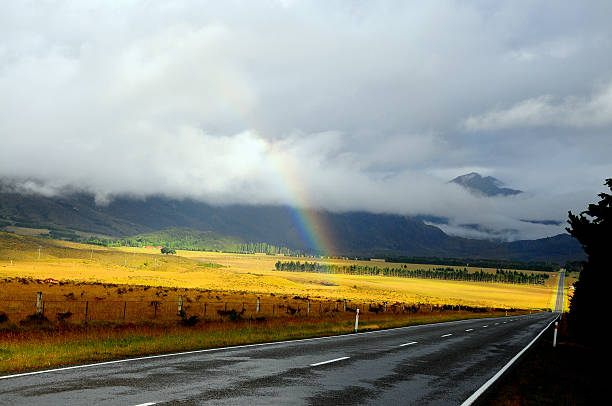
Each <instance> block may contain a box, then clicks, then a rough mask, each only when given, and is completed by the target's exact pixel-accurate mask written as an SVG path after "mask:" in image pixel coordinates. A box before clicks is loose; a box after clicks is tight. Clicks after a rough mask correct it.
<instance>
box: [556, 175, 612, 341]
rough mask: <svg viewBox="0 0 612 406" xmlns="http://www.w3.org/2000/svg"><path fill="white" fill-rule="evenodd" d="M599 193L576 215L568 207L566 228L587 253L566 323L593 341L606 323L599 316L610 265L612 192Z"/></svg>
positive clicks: (582, 337) (608, 182) (580, 336)
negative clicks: (595, 201)
mask: <svg viewBox="0 0 612 406" xmlns="http://www.w3.org/2000/svg"><path fill="white" fill-rule="evenodd" d="M605 185H606V186H608V188H609V189H610V191H612V179H606V182H605ZM598 196H599V197H600V199H601V200H600V201H599V202H597V203H593V204H589V206H588V209H587V210H585V211H583V212H582V213H580V214H579V215H574V214H572V212H571V211H570V212H569V214H568V215H569V220H568V223H569V225H570V227H568V228H566V230H567V231H568V232H569V233H570V234H571V235H572V236H574V237H575V238H576V239H577V240H578V241H580V244H582V247H583V249H584V252H585V253H586V255H587V262H586V264H585V265H584V267H583V269H582V272H580V280H579V281H578V282H577V283H576V284H575V285H576V290H575V291H574V296H573V297H572V300H571V303H570V314H569V321H570V324H569V326H570V328H571V330H572V331H573V332H574V334H576V336H577V338H578V339H579V340H582V341H585V342H588V341H591V342H592V343H594V342H593V341H592V339H594V338H596V336H595V334H596V333H597V332H598V331H601V329H602V325H603V324H604V323H605V320H602V317H603V316H604V314H603V312H604V311H605V309H606V307H604V306H605V305H606V303H605V302H606V301H607V300H608V296H610V284H609V282H610V267H611V266H612V195H610V194H607V193H600V194H599V195H598Z"/></svg>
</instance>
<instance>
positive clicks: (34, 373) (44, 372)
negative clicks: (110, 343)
mask: <svg viewBox="0 0 612 406" xmlns="http://www.w3.org/2000/svg"><path fill="white" fill-rule="evenodd" d="M473 321H474V319H464V320H455V321H443V322H439V323H430V324H420V325H416V326H405V327H395V328H389V329H383V330H373V331H363V332H360V333H352V334H340V335H331V336H323V337H312V338H298V339H295V340H286V341H272V342H265V343H256V344H242V345H233V346H226V347H217V348H205V349H201V350H192V351H183V352H173V353H167V354H156V355H144V356H141V357H134V358H124V359H118V360H113V361H102V362H95V363H92V364H81V365H73V366H69V367H61V368H53V369H45V370H41V371H32V372H22V373H19V374H12V375H4V376H0V380H3V379H13V378H20V377H24V376H32V375H40V374H48V373H53V372H62V371H69V370H73V369H82V368H92V367H100V366H105V365H113V364H122V363H127V362H134V361H144V360H151V359H160V358H168V357H178V356H185V355H193V354H204V353H211V352H222V351H230V350H239V349H245V348H257V347H264V346H265V347H267V346H276V345H283V344H295V343H302V342H314V341H320V340H332V339H338V338H346V337H356V336H363V335H370V334H385V333H388V332H393V331H399V330H414V329H422V328H427V327H432V326H440V325H445V324H450V325H454V324H463V323H469V322H473Z"/></svg>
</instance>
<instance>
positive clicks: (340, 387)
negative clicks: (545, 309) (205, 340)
mask: <svg viewBox="0 0 612 406" xmlns="http://www.w3.org/2000/svg"><path fill="white" fill-rule="evenodd" d="M557 314H558V313H538V314H534V315H528V316H513V317H503V318H495V319H492V318H490V319H480V320H463V321H457V322H448V323H438V324H431V325H425V326H413V327H404V328H397V329H391V330H383V331H376V332H368V333H359V334H350V335H345V336H337V337H328V338H319V339H306V340H296V341H290V342H282V343H267V344H258V345H257V344H256V345H249V346H241V347H233V348H225V349H213V350H202V351H193V352H189V353H182V354H173V355H163V356H157V357H142V358H140V359H134V360H123V361H119V362H108V363H101V364H97V365H92V366H85V367H77V368H67V369H63V370H55V371H47V372H43V373H36V374H22V375H15V376H11V377H2V378H0V404H2V405H4V404H7V405H11V406H17V405H32V404H37V405H40V404H49V405H52V404H53V405H60V404H61V405H87V404H89V405H106V404H108V405H143V404H158V405H160V404H174V405H191V404H215V405H218V404H228V405H242V404H248V405H271V404H283V405H285V404H287V405H292V404H296V405H301V404H309V405H334V404H336V405H337V404H388V405H413V404H414V405H424V404H428V405H453V404H461V403H462V402H463V401H464V400H466V399H467V398H468V397H469V396H470V395H471V394H472V393H474V391H476V390H477V389H478V388H479V387H480V386H482V385H483V384H484V383H485V382H486V381H487V380H488V379H489V378H490V377H491V376H493V375H494V374H495V373H496V372H497V371H499V370H500V368H501V367H503V366H504V365H505V364H506V363H507V362H508V361H509V360H510V359H511V358H512V357H513V356H514V355H515V354H517V353H518V352H519V351H520V350H522V349H523V348H524V347H525V346H526V345H527V344H528V343H529V342H530V341H531V340H533V338H534V337H535V336H536V335H538V334H539V333H540V332H541V331H542V330H543V329H544V328H545V327H546V326H547V325H548V324H549V323H551V322H552V321H553V320H554V318H555V317H556V316H557Z"/></svg>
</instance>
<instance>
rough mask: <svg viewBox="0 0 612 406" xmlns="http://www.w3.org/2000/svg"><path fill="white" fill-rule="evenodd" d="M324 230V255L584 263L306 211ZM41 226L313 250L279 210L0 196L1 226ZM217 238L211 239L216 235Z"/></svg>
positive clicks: (70, 234) (576, 254) (558, 248)
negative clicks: (198, 236)
mask: <svg viewBox="0 0 612 406" xmlns="http://www.w3.org/2000/svg"><path fill="white" fill-rule="evenodd" d="M311 214H312V215H315V216H317V217H318V218H319V220H320V222H321V223H322V224H325V225H326V229H327V233H326V234H327V240H329V241H331V242H332V243H333V244H332V245H333V246H328V247H325V248H326V249H327V250H328V252H327V254H332V255H345V256H378V257H380V256H421V257H445V258H450V257H452V258H483V259H504V260H520V261H543V262H556V263H561V264H562V263H565V262H566V261H568V260H581V259H583V258H584V253H583V251H582V248H581V247H580V245H579V244H578V242H577V241H576V240H574V239H573V238H572V237H570V236H569V235H567V234H560V235H557V236H554V237H550V238H543V239H539V240H525V241H515V242H510V243H504V242H494V241H486V240H475V239H468V238H461V237H454V236H449V235H447V234H445V233H444V232H443V231H442V230H440V229H439V228H437V227H435V226H431V225H427V224H425V223H424V222H423V221H422V220H421V219H417V218H411V217H405V216H400V215H390V214H372V213H367V212H350V213H332V212H327V211H317V212H313V213H311ZM15 227H26V228H29V229H48V230H50V232H51V236H54V237H59V238H74V237H76V236H77V234H78V235H79V236H86V235H91V234H95V235H103V236H110V237H114V238H119V237H127V236H134V235H136V234H142V233H151V232H156V231H160V230H164V229H168V228H175V227H183V228H189V229H191V230H197V231H205V232H210V233H209V234H208V235H209V236H210V238H213V239H214V238H218V239H225V240H226V241H232V243H236V244H240V243H268V244H272V245H274V246H277V247H287V248H289V249H292V250H301V251H304V252H311V253H312V252H313V251H314V250H315V247H313V246H312V245H311V242H309V241H308V239H307V238H305V237H304V230H302V229H300V228H299V227H298V225H297V224H296V221H295V212H294V210H293V209H292V208H290V207H286V206H246V205H231V206H212V205H209V204H206V203H202V202H198V201H194V200H190V199H185V200H176V199H169V198H165V197H160V196H156V197H149V198H146V199H136V198H128V197H120V198H116V199H115V200H113V201H112V202H111V203H110V204H108V205H106V206H98V205H96V204H95V201H94V197H93V196H92V195H88V194H83V193H73V194H70V195H66V196H61V197H45V196H41V195H33V194H20V193H16V192H14V191H13V192H11V191H10V190H6V189H5V190H4V192H1V191H0V229H2V228H4V229H5V230H9V231H10V230H15ZM215 236H217V237H215Z"/></svg>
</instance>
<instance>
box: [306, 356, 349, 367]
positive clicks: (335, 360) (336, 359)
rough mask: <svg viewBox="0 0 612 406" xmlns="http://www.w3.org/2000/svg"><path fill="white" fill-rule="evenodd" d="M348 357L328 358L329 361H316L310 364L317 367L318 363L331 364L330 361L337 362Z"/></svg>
mask: <svg viewBox="0 0 612 406" xmlns="http://www.w3.org/2000/svg"><path fill="white" fill-rule="evenodd" d="M349 358H350V357H340V358H335V359H330V360H329V361H323V362H317V363H316V364H310V366H311V367H318V366H319V365H325V364H331V363H332V362H338V361H342V360H345V359H349Z"/></svg>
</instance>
